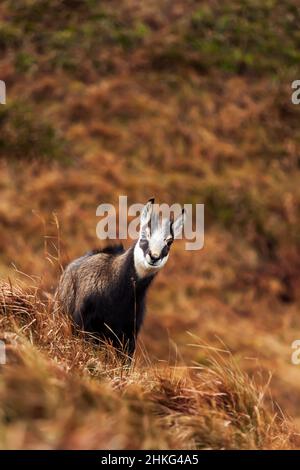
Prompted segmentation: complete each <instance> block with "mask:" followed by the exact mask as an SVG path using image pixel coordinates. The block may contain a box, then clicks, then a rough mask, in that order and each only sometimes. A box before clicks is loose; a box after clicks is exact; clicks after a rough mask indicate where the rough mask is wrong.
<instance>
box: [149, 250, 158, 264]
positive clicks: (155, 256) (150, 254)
mask: <svg viewBox="0 0 300 470" xmlns="http://www.w3.org/2000/svg"><path fill="white" fill-rule="evenodd" d="M149 256H150V258H151V261H153V262H155V261H158V260H159V255H157V254H156V253H154V254H153V253H151V251H150V253H149Z"/></svg>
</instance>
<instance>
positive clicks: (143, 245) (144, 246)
mask: <svg viewBox="0 0 300 470" xmlns="http://www.w3.org/2000/svg"><path fill="white" fill-rule="evenodd" d="M140 247H141V249H142V250H143V252H144V254H146V253H147V251H148V249H149V242H148V240H144V239H142V240H140Z"/></svg>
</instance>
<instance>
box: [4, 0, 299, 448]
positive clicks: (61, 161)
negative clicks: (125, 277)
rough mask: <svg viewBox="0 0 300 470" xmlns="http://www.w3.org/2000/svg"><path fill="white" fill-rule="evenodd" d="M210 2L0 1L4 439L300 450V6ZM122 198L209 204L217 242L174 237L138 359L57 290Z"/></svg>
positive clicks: (208, 231) (209, 226) (30, 443)
mask: <svg viewBox="0 0 300 470" xmlns="http://www.w3.org/2000/svg"><path fill="white" fill-rule="evenodd" d="M199 3H200V2H197V1H194V0H172V1H168V0H163V1H161V2H157V0H151V1H147V2H141V1H138V0H124V1H122V2H116V1H115V0H110V1H103V2H97V1H93V0H76V1H75V0H74V1H73V0H72V1H71V0H53V1H51V2H48V1H45V0H33V1H27V0H20V1H18V2H14V1H13V0H5V1H4V2H2V3H1V5H0V52H1V62H0V78H1V79H2V80H5V82H6V85H7V94H8V96H7V105H5V106H2V105H1V109H0V195H1V197H0V241H1V243H0V276H1V279H3V280H4V281H5V282H7V280H8V279H9V280H10V282H11V284H12V287H10V286H9V287H7V288H5V289H6V290H5V292H4V293H2V294H0V298H1V305H3V304H5V307H2V310H3V309H4V311H5V315H2V317H1V325H2V330H1V331H3V334H4V333H5V332H6V333H9V337H11V335H17V338H16V340H17V343H15V345H12V347H11V357H12V362H11V364H9V366H8V367H3V368H1V374H0V383H1V387H0V390H1V391H0V394H1V402H2V412H1V417H0V428H1V431H2V429H3V430H4V431H5V432H4V431H3V432H4V433H3V434H1V436H4V437H3V441H2V442H1V445H2V447H26V448H27V447H68V448H71V447H75V448H77V447H78V448H83V447H85V448H97V447H98V448H99V447H107V448H117V447H121V448H130V447H139V448H144V447H148V448H149V447H159V448H172V447H180V448H183V447H186V446H190V447H194V446H195V447H199V448H203V447H204V448H234V447H235V448H236V447H243V448H245V447H251V448H270V447H274V448H286V447H293V446H294V445H297V442H296V436H295V435H293V437H292V439H291V437H290V433H291V430H290V429H291V428H290V425H287V424H286V422H285V420H283V422H282V416H281V414H282V413H281V411H280V410H282V412H283V414H284V415H286V416H290V417H291V419H292V420H293V425H294V426H296V427H298V426H299V422H300V415H299V403H298V402H299V399H298V397H299V391H300V380H299V378H300V369H299V367H297V366H295V365H292V364H291V352H292V350H291V343H292V341H294V340H295V339H298V338H299V332H300V319H299V318H300V317H299V307H300V297H299V285H300V275H299V272H300V271H299V266H300V257H299V233H300V225H299V220H300V219H299V207H300V186H299V176H300V170H299V151H300V132H299V125H298V122H299V116H298V114H299V109H298V108H297V106H294V105H292V104H291V100H290V94H291V88H290V84H291V81H292V80H294V79H299V76H297V71H298V70H299V69H298V66H299V50H300V49H299V47H300V44H299V34H298V29H299V28H298V23H299V9H298V3H297V1H296V0H288V1H287V2H284V3H282V2H279V1H277V0H268V1H266V2H263V5H262V3H261V2H259V1H256V0H244V1H242V2H241V1H235V0H226V1H221V0H220V1H219V0H216V1H215V0H207V1H206V2H201V4H199ZM120 194H127V195H128V198H129V201H128V202H129V204H130V203H133V202H144V201H145V200H147V199H148V198H149V196H153V195H155V196H156V198H157V199H158V200H159V201H161V202H167V203H173V202H180V203H182V204H183V203H188V202H192V203H204V204H205V217H206V220H205V225H206V226H205V247H204V249H203V250H202V251H199V252H196V253H193V252H187V251H184V246H183V244H181V243H177V244H175V246H174V248H172V253H171V256H170V260H169V261H168V264H167V266H166V267H165V269H164V270H163V272H162V273H160V275H159V276H158V278H157V279H156V281H155V284H154V286H153V288H152V289H151V291H150V292H149V294H150V295H149V303H148V315H147V316H146V321H145V325H144V329H143V333H142V336H141V341H140V351H139V353H138V357H137V359H136V364H135V366H134V368H133V369H132V370H130V371H121V370H120V368H119V367H118V365H117V364H115V365H114V366H112V367H109V366H108V365H107V366H106V365H105V364H104V363H103V361H101V354H102V353H101V352H99V351H97V350H94V349H93V348H92V347H91V346H90V345H89V344H88V342H87V341H86V339H84V338H82V337H79V338H74V337H73V336H71V333H70V326H69V325H68V323H67V322H66V320H65V319H62V318H61V317H60V316H59V314H55V312H54V311H53V308H52V303H51V302H52V300H51V299H52V295H53V292H54V290H55V287H56V285H57V280H58V276H59V272H60V263H61V264H62V265H65V263H66V262H67V261H68V260H70V259H73V258H74V257H77V256H79V255H81V254H82V253H84V252H85V251H87V250H88V249H90V248H92V247H95V246H97V245H98V244H99V241H98V240H97V239H96V236H95V227H96V223H97V218H96V215H95V213H96V207H97V206H98V205H99V204H100V203H102V202H113V203H117V201H118V196H119V195H120ZM100 244H101V243H100ZM22 273H25V274H22ZM20 282H21V283H22V288H21V290H19V289H17V290H15V289H16V287H15V286H16V285H19V283H20ZM32 285H33V286H34V288H32V287H30V286H32ZM29 288H30V292H29V293H28V289H29ZM11 289H13V290H14V293H13V294H11ZM2 292H3V287H2ZM1 295H2V297H1ZM7 304H9V305H7ZM7 311H9V313H7ZM12 338H14V336H12ZM7 341H8V340H7ZM192 344H196V346H193V345H192ZM199 344H206V345H209V347H213V348H221V349H225V350H227V349H228V350H230V351H231V355H228V353H224V354H225V358H226V357H227V356H228V358H227V359H221V358H218V364H216V363H211V361H210V359H209V356H210V354H209V349H205V348H202V347H199ZM223 344H225V345H226V346H223ZM145 351H147V353H145ZM145 354H146V358H145V357H144V356H145ZM222 358H223V355H222ZM111 360H112V361H113V358H112V359H111ZM223 360H224V361H225V362H223ZM149 361H150V363H149ZM220 361H221V362H220ZM194 365H195V367H196V368H195V369H193V367H194ZM200 365H201V367H202V366H203V367H204V370H202V369H201V370H199V369H198V368H199V367H200ZM270 374H271V375H272V379H271V380H270V384H269V387H268V390H269V392H268V393H267V399H266V400H264V401H263V400H262V395H263V394H264V393H263V392H264V388H263V389H261V387H264V384H266V383H268V382H269V376H270ZM254 382H257V383H256V385H255V383H254ZM269 393H270V394H271V396H272V399H271V398H270V396H269ZM273 401H275V402H276V403H277V404H276V405H272V403H273ZM275 414H277V415H278V417H277V418H276V419H273V416H274V415H275ZM120 422H121V423H122V426H120V425H119V423H120ZM227 423H228V424H227ZM117 424H118V426H117ZM116 428H117V430H118V432H116ZM136 429H139V430H142V431H141V432H140V434H139V435H138V434H137V432H136ZM171 430H172V431H171ZM1 439H2V438H1Z"/></svg>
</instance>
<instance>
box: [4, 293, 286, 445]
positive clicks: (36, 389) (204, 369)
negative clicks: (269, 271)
mask: <svg viewBox="0 0 300 470" xmlns="http://www.w3.org/2000/svg"><path fill="white" fill-rule="evenodd" d="M0 311H1V318H0V327H1V334H2V337H3V339H4V341H5V343H6V345H7V364H6V365H3V366H2V367H1V374H0V397H1V405H2V412H1V420H0V429H1V433H0V435H1V439H0V447H1V448H2V449H15V448H25V449H30V448H34V449H37V448H38V449H45V448H46V449H49V448H50V449H53V448H55V449H72V448H76V449H99V448H101V449H174V448H179V449H236V448H240V449H244V448H248V449H267V448H271V449H286V448H291V447H293V446H294V445H295V434H294V433H293V431H292V427H291V425H290V423H288V422H287V421H286V420H285V419H284V417H283V416H282V415H281V413H280V410H275V409H274V404H273V403H272V402H271V400H270V397H268V396H267V395H268V384H266V385H265V386H262V385H258V384H256V383H255V381H254V379H250V378H249V376H247V375H246V374H245V373H243V372H242V371H241V370H240V369H239V367H238V366H237V364H236V362H235V360H234V359H233V357H232V356H231V355H230V354H229V353H228V351H223V352H222V353H221V352H219V351H218V350H216V349H213V350H212V351H209V348H207V349H206V351H205V354H206V358H207V365H206V366H205V365H200V364H196V363H195V365H194V366H193V367H187V366H185V365H169V364H168V363H162V364H160V363H152V362H151V360H150V358H149V356H148V355H147V354H146V352H145V350H144V349H143V348H142V349H140V350H139V352H138V353H137V357H136V358H135V360H134V362H133V364H131V365H130V366H124V365H122V364H121V363H120V361H119V359H117V358H116V356H115V354H114V352H113V351H112V350H110V349H109V347H108V346H107V345H106V346H103V348H98V347H95V346H93V345H92V343H91V342H90V341H88V338H87V337H85V336H84V335H83V334H82V333H80V332H79V333H78V336H74V335H73V334H72V328H71V324H70V321H69V319H67V318H66V317H63V316H62V315H61V314H60V312H59V311H57V310H56V309H55V304H54V302H53V300H49V301H48V302H44V301H42V300H40V298H39V292H38V291H37V290H36V289H33V290H31V291H28V290H26V291H25V290H23V289H22V288H19V287H14V286H12V285H10V284H1V289H0ZM275 408H276V407H275Z"/></svg>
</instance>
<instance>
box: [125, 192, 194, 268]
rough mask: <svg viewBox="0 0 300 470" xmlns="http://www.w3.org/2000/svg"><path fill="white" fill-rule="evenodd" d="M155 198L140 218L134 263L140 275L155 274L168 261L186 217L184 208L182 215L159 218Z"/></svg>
mask: <svg viewBox="0 0 300 470" xmlns="http://www.w3.org/2000/svg"><path fill="white" fill-rule="evenodd" d="M153 204H154V199H149V201H148V202H147V204H146V205H145V207H144V209H143V211H142V213H141V219H140V234H139V239H138V241H137V243H136V245H135V249H134V264H135V269H136V271H137V274H138V276H139V277H146V276H149V275H153V274H155V273H156V272H157V271H159V270H160V269H161V268H162V267H163V266H164V265H165V264H166V262H167V260H168V257H169V251H170V247H171V245H172V243H173V241H174V238H175V237H176V236H178V235H179V234H181V231H182V227H183V224H184V219H185V211H184V209H183V211H182V213H181V215H180V216H179V217H178V218H177V219H176V220H175V221H174V220H172V219H169V218H168V219H162V220H160V219H159V214H158V213H157V212H154V211H153Z"/></svg>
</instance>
